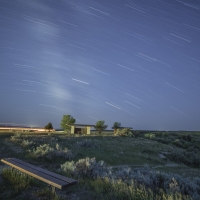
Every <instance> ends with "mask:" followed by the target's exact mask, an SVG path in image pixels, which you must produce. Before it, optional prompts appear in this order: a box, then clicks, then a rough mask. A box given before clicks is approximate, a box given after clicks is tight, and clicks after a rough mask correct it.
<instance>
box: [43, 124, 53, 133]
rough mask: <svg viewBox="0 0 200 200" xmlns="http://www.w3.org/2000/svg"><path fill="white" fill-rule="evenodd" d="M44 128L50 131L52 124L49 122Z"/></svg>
mask: <svg viewBox="0 0 200 200" xmlns="http://www.w3.org/2000/svg"><path fill="white" fill-rule="evenodd" d="M44 128H45V129H46V130H49V132H50V131H51V130H53V125H52V123H51V122H49V123H48V124H47V125H46V126H45V127H44Z"/></svg>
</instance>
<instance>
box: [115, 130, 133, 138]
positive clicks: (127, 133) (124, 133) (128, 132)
mask: <svg viewBox="0 0 200 200" xmlns="http://www.w3.org/2000/svg"><path fill="white" fill-rule="evenodd" d="M116 135H119V136H126V137H127V136H128V137H133V136H134V134H133V132H132V131H131V130H130V129H129V128H123V129H117V132H116Z"/></svg>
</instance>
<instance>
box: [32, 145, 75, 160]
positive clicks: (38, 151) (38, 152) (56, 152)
mask: <svg viewBox="0 0 200 200" xmlns="http://www.w3.org/2000/svg"><path fill="white" fill-rule="evenodd" d="M29 153H30V155H31V156H32V157H34V158H46V159H48V160H52V159H53V158H54V157H55V156H59V157H64V158H66V159H68V160H71V159H72V158H73V157H74V155H73V154H72V152H71V151H70V150H68V149H67V148H65V149H62V148H61V147H60V146H59V144H56V149H55V148H53V147H51V146H50V145H49V144H43V145H40V146H38V147H36V148H34V149H33V150H29Z"/></svg>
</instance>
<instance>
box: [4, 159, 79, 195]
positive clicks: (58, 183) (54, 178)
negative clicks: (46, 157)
mask: <svg viewBox="0 0 200 200" xmlns="http://www.w3.org/2000/svg"><path fill="white" fill-rule="evenodd" d="M1 162H3V163H5V164H7V165H9V166H11V167H13V168H16V169H18V170H19V171H21V172H24V173H26V174H28V175H30V176H32V177H34V178H36V179H39V180H41V181H43V182H45V183H47V184H49V185H51V187H52V192H53V195H55V194H56V188H58V189H61V190H62V189H64V188H67V187H69V186H71V185H74V184H76V183H78V181H77V180H74V179H71V178H67V177H66V176H62V175H60V174H56V173H53V172H50V171H47V170H45V169H42V168H40V167H36V166H34V165H31V164H29V163H27V162H24V161H22V160H19V159H17V158H4V159H1Z"/></svg>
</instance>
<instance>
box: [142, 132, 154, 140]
mask: <svg viewBox="0 0 200 200" xmlns="http://www.w3.org/2000/svg"><path fill="white" fill-rule="evenodd" d="M144 137H145V138H149V139H152V138H154V137H155V134H153V133H146V134H145V135H144Z"/></svg>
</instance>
